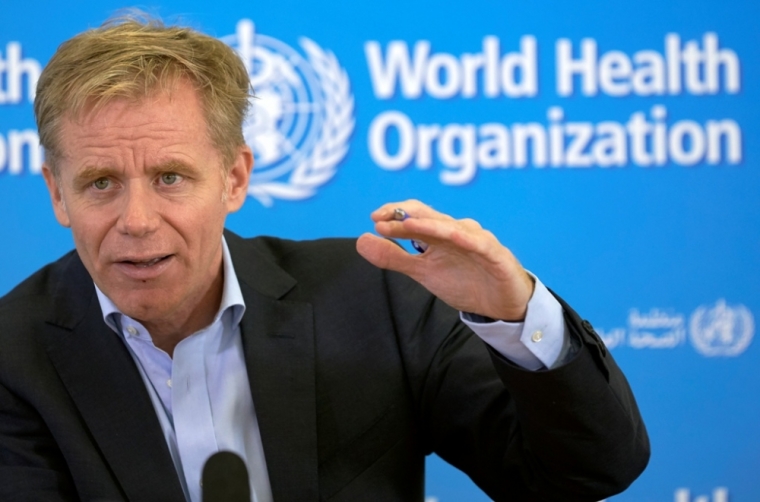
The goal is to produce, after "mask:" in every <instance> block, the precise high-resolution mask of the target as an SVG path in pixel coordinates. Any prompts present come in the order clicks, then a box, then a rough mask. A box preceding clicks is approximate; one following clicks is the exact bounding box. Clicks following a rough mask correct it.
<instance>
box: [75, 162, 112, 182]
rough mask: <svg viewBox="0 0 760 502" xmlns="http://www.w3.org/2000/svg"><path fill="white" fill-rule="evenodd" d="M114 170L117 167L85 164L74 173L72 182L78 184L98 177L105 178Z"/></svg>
mask: <svg viewBox="0 0 760 502" xmlns="http://www.w3.org/2000/svg"><path fill="white" fill-rule="evenodd" d="M116 171H117V169H115V168H113V167H107V166H85V167H83V168H82V169H80V170H79V171H78V172H77V173H76V174H75V175H74V183H75V184H78V183H83V182H88V181H90V180H94V179H98V178H106V177H108V176H110V175H112V174H113V173H115V172H116Z"/></svg>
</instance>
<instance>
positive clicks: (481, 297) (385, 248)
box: [356, 200, 533, 321]
mask: <svg viewBox="0 0 760 502" xmlns="http://www.w3.org/2000/svg"><path fill="white" fill-rule="evenodd" d="M396 209H402V210H403V211H404V212H405V213H406V214H407V215H408V218H406V219H405V220H403V221H400V220H398V219H396V214H395V213H394V211H395V210H396ZM371 218H372V220H373V221H374V222H375V231H376V232H377V233H378V234H380V235H381V236H383V237H387V238H393V239H415V240H418V241H422V242H424V243H426V244H427V245H428V246H429V247H428V249H427V251H425V252H424V253H422V254H410V253H407V252H406V251H405V250H404V249H402V248H400V247H399V246H398V245H396V244H394V243H393V242H391V241H389V240H387V239H384V238H382V237H378V236H376V235H373V234H370V233H366V234H364V235H362V236H361V237H359V240H358V241H357V243H356V249H357V250H358V251H359V254H361V255H362V256H363V257H364V258H365V259H367V260H368V261H369V262H370V263H372V264H373V265H375V266H377V267H381V268H385V269H389V270H395V271H397V272H401V273H403V274H406V275H408V276H409V277H411V278H412V279H414V280H415V281H417V282H419V283H420V284H422V285H423V286H424V287H425V288H427V289H428V291H430V292H431V293H433V294H434V295H436V296H437V297H438V298H440V299H441V300H443V301H444V302H446V303H447V304H449V305H450V306H452V307H453V308H455V309H458V310H461V311H464V312H471V313H474V314H480V315H483V316H486V317H491V318H493V319H502V320H506V321H521V320H523V319H524V318H525V312H526V310H527V306H528V301H529V300H530V298H531V295H532V294H533V280H532V279H531V278H530V276H529V275H528V274H527V273H526V272H525V269H523V268H522V266H521V265H520V263H519V262H518V261H517V259H516V258H515V257H514V255H513V254H512V252H511V251H510V250H509V249H507V248H506V247H504V246H503V245H502V244H501V243H500V242H499V241H498V239H496V237H495V236H494V235H493V234H492V233H491V232H489V231H488V230H484V229H483V228H482V227H481V226H480V224H479V223H478V222H476V221H475V220H472V219H462V220H456V219H454V218H452V217H451V216H448V215H445V214H443V213H439V212H438V211H435V210H433V209H432V208H431V207H429V206H426V205H425V204H423V203H421V202H419V201H416V200H408V201H405V202H394V203H389V204H385V205H383V206H382V207H380V208H379V209H377V210H376V211H374V212H373V213H372V214H371Z"/></svg>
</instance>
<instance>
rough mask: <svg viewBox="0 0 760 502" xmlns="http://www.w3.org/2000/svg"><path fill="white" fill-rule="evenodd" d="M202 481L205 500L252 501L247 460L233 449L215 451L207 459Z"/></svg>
mask: <svg viewBox="0 0 760 502" xmlns="http://www.w3.org/2000/svg"><path fill="white" fill-rule="evenodd" d="M201 482H202V486H203V502H251V487H250V485H249V484H248V470H247V469H246V468H245V462H243V459H242V458H240V457H239V456H238V455H237V454H235V453H232V452H231V451H220V452H217V453H214V454H213V455H211V456H210V457H209V459H208V460H206V464H205V465H204V466H203V476H202V478H201Z"/></svg>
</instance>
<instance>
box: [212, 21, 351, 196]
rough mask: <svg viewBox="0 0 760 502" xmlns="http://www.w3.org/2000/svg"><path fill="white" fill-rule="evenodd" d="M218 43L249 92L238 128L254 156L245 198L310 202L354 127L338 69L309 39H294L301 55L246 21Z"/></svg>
mask: <svg viewBox="0 0 760 502" xmlns="http://www.w3.org/2000/svg"><path fill="white" fill-rule="evenodd" d="M220 40H222V41H223V42H224V43H226V44H227V45H229V46H231V47H232V48H234V49H235V50H236V51H237V52H238V54H239V55H240V57H241V58H242V60H243V62H244V63H245V65H246V68H247V69H248V74H249V75H250V78H251V85H252V86H253V89H254V92H255V93H256V97H255V98H252V99H251V112H250V114H249V116H248V117H247V119H246V121H245V123H244V124H243V134H244V136H245V140H246V142H247V143H248V145H249V146H250V147H251V148H252V149H253V152H254V158H255V165H254V169H253V174H252V176H251V182H250V185H249V187H248V195H250V196H252V197H254V198H256V199H257V200H258V201H259V202H261V204H263V205H264V206H266V207H271V206H272V205H273V204H274V201H275V199H284V200H303V199H307V198H309V197H312V196H313V195H314V194H315V193H316V191H317V189H318V188H319V187H321V186H322V185H324V184H325V183H327V182H328V181H329V180H330V179H331V178H332V177H333V176H335V173H336V171H337V167H338V165H339V164H340V162H341V161H342V160H343V159H344V158H345V156H346V153H347V152H348V141H349V138H350V137H351V134H352V133H353V130H354V123H355V122H354V97H353V94H352V93H351V88H350V83H349V80H348V76H347V75H346V71H345V70H344V69H343V68H342V67H341V66H340V64H339V63H338V60H337V59H336V57H335V55H334V54H333V53H332V52H330V51H325V50H324V49H322V48H321V47H320V46H319V45H317V44H316V43H315V42H313V41H312V40H309V39H308V38H305V37H302V38H301V39H300V41H299V42H300V45H301V48H302V49H303V52H304V54H305V56H302V55H301V54H299V53H298V52H297V51H295V50H294V49H293V48H291V47H290V46H288V45H287V44H284V43H282V42H280V41H279V40H277V39H274V38H272V37H268V36H265V35H261V34H258V33H256V31H255V26H254V24H253V22H252V21H250V20H248V19H242V20H240V21H239V22H238V23H237V26H236V30H235V34H233V35H227V36H224V37H221V39H220Z"/></svg>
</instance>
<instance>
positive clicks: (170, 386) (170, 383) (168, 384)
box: [166, 378, 172, 389]
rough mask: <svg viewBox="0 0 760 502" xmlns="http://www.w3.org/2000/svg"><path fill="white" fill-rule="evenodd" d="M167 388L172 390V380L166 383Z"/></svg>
mask: <svg viewBox="0 0 760 502" xmlns="http://www.w3.org/2000/svg"><path fill="white" fill-rule="evenodd" d="M166 386H167V387H169V388H170V389H171V388H172V379H171V378H170V379H169V380H167V381H166Z"/></svg>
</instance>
